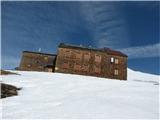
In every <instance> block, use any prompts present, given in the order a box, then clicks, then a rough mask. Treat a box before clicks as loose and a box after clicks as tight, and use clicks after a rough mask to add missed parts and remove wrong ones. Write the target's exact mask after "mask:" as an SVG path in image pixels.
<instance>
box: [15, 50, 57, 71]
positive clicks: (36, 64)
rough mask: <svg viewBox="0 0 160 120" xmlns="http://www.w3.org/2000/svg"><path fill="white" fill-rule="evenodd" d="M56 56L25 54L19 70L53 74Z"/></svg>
mask: <svg viewBox="0 0 160 120" xmlns="http://www.w3.org/2000/svg"><path fill="white" fill-rule="evenodd" d="M55 60H56V56H53V55H47V54H46V55H45V54H38V53H29V52H23V55H22V58H21V63H20V66H19V68H18V69H19V70H25V71H48V72H53V71H54V67H55Z"/></svg>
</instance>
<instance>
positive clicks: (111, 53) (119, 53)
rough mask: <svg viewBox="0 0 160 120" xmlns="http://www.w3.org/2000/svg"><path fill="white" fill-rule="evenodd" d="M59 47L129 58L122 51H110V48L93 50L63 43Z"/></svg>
mask: <svg viewBox="0 0 160 120" xmlns="http://www.w3.org/2000/svg"><path fill="white" fill-rule="evenodd" d="M58 47H59V48H73V49H82V50H91V51H99V52H105V53H107V54H109V55H116V56H123V57H128V56H127V55H125V54H124V53H122V52H120V51H116V50H112V49H110V48H101V49H95V48H91V47H84V46H76V45H71V44H64V43H61V44H60V45H59V46H58Z"/></svg>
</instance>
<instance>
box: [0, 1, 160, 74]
mask: <svg viewBox="0 0 160 120" xmlns="http://www.w3.org/2000/svg"><path fill="white" fill-rule="evenodd" d="M159 5H160V2H145V1H143V2H140V1H138V2H136V1H134V2H95V1H94V2H86V1H84V2H82V1H79V2H62V1H61V2H56V1H52V2H29V1H28V2H22V1H21V2H1V36H2V37H1V48H2V50H1V52H2V68H3V69H12V68H14V67H17V66H18V65H19V62H20V58H21V53H22V51H24V50H30V51H38V49H39V48H41V50H42V52H46V53H56V52H57V46H58V44H59V43H61V42H65V43H70V44H76V45H80V44H82V45H84V46H89V45H91V46H92V47H95V48H102V47H109V48H112V49H116V50H120V51H122V52H124V53H126V54H127V55H128V66H129V67H130V68H132V69H134V70H139V71H143V72H147V73H154V74H160V71H159V67H160V64H159V58H160V43H159Z"/></svg>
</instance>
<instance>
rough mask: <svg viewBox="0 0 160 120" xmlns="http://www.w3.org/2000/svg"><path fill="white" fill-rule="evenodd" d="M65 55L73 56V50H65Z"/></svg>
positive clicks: (67, 56)
mask: <svg viewBox="0 0 160 120" xmlns="http://www.w3.org/2000/svg"><path fill="white" fill-rule="evenodd" d="M64 56H65V57H66V58H69V57H70V56H71V51H70V50H65V51H64Z"/></svg>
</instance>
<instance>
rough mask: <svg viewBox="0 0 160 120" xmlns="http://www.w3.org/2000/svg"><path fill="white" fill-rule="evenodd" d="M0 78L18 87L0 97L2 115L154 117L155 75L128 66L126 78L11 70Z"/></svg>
mask: <svg viewBox="0 0 160 120" xmlns="http://www.w3.org/2000/svg"><path fill="white" fill-rule="evenodd" d="M13 72H17V73H18V74H20V75H8V76H1V78H2V82H4V83H8V84H12V85H15V86H17V87H22V90H21V91H19V96H15V97H9V98H5V99H2V103H3V104H1V109H2V118H3V119H39V118H40V119H54V118H68V119H70V118H105V119H107V118H109V119H111V118H114V119H117V118H120V119H125V118H127V119H132V118H135V119H158V117H159V111H158V108H159V106H158V105H159V104H158V95H159V85H158V84H159V76H158V75H151V74H146V73H141V72H136V71H133V70H131V69H128V80H127V81H120V80H113V79H106V78H98V77H89V76H81V75H71V74H62V73H45V72H25V71H13Z"/></svg>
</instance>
